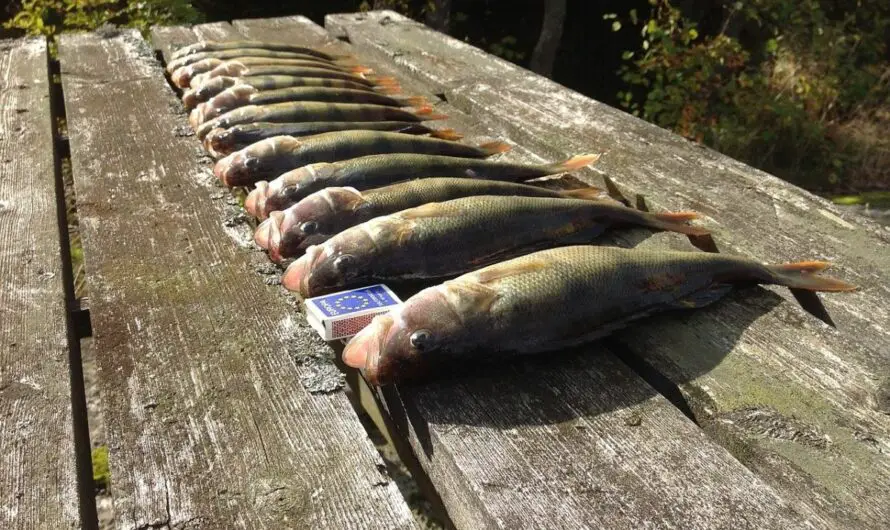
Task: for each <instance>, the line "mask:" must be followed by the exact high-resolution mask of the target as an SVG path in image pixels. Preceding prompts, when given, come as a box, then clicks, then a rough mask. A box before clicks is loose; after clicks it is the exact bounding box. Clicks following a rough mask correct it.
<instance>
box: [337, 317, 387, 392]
mask: <svg viewBox="0 0 890 530" xmlns="http://www.w3.org/2000/svg"><path fill="white" fill-rule="evenodd" d="M394 324H395V320H394V319H393V317H392V316H390V315H389V314H384V315H379V316H377V317H375V318H374V320H372V321H371V323H370V324H368V326H366V327H365V328H364V329H362V330H361V331H359V332H358V333H357V334H356V335H355V336H354V337H352V339H350V341H349V342H348V343H347V344H346V347H345V348H344V349H343V356H342V359H343V363H344V364H345V365H346V366H350V367H352V368H357V369H359V370H362V372H363V374H364V376H365V379H366V380H367V381H368V383H370V384H372V385H377V386H380V385H385V384H387V383H389V380H390V377H388V376H387V375H386V374H385V373H382V372H381V371H380V355H381V353H382V352H383V351H384V349H385V347H386V344H387V342H388V341H389V340H390V336H391V335H392V334H393V332H394V331H396V330H394V329H393V327H394V326H393V325H394Z"/></svg>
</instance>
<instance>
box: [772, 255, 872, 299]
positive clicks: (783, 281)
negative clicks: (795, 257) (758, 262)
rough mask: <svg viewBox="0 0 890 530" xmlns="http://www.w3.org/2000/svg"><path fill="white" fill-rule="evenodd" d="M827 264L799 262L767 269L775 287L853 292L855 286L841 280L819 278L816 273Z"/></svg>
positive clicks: (825, 277)
mask: <svg viewBox="0 0 890 530" xmlns="http://www.w3.org/2000/svg"><path fill="white" fill-rule="evenodd" d="M828 266H829V263H827V262H825V261H800V262H797V263H786V264H783V265H771V266H768V267H767V268H768V269H769V270H770V272H771V273H772V275H773V280H774V281H775V282H776V284H777V285H784V286H785V287H789V288H791V289H805V290H807V291H828V292H838V291H855V290H856V286H855V285H852V284H849V283H847V282H845V281H843V280H838V279H835V278H829V277H827V276H819V275H818V274H815V273H816V272H819V271H822V270H825V269H826V268H827V267H828Z"/></svg>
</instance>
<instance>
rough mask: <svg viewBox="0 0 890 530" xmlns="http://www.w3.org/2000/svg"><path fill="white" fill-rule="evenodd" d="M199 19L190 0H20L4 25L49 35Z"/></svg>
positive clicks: (191, 21)
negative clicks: (19, 3) (115, 26)
mask: <svg viewBox="0 0 890 530" xmlns="http://www.w3.org/2000/svg"><path fill="white" fill-rule="evenodd" d="M200 20H201V15H200V13H199V12H198V11H197V10H195V9H194V8H193V7H192V5H191V3H190V2H189V0H23V1H22V6H21V10H20V11H19V12H18V13H17V14H16V15H15V16H14V17H13V18H12V19H11V20H9V21H8V22H6V23H5V24H4V26H5V27H7V28H15V29H21V30H24V31H25V32H26V33H28V34H30V35H47V36H49V35H55V34H57V33H59V32H60V31H64V30H93V29H96V28H98V27H100V26H102V25H103V24H109V23H110V24H115V25H122V26H127V27H132V28H138V29H139V30H140V31H143V32H145V31H147V30H148V29H149V28H150V27H151V26H153V25H157V24H178V23H193V22H199V21H200Z"/></svg>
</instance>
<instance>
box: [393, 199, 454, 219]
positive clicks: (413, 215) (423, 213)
mask: <svg viewBox="0 0 890 530" xmlns="http://www.w3.org/2000/svg"><path fill="white" fill-rule="evenodd" d="M455 215H459V214H458V212H456V211H450V212H449V211H447V210H445V208H443V207H442V203H441V202H428V203H426V204H424V205H423V206H417V207H416V208H409V209H407V210H403V211H401V212H399V217H401V218H402V219H407V220H412V219H421V218H424V217H453V216H455Z"/></svg>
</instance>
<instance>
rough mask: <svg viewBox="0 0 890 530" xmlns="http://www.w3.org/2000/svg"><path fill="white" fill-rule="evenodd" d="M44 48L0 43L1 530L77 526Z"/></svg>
mask: <svg viewBox="0 0 890 530" xmlns="http://www.w3.org/2000/svg"><path fill="white" fill-rule="evenodd" d="M48 81H49V76H48V75H47V56H46V44H45V43H44V41H43V40H37V39H28V40H18V41H0V527H2V528H35V527H39V528H78V527H80V520H79V516H78V497H77V484H76V468H75V452H74V435H73V432H72V428H73V423H72V418H71V388H70V383H69V377H68V353H69V350H68V337H67V331H66V327H65V294H64V289H63V285H62V263H61V257H60V250H61V248H60V245H59V225H58V220H57V217H56V194H55V178H54V171H53V138H52V129H51V126H52V120H51V118H50V105H49V87H48Z"/></svg>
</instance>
